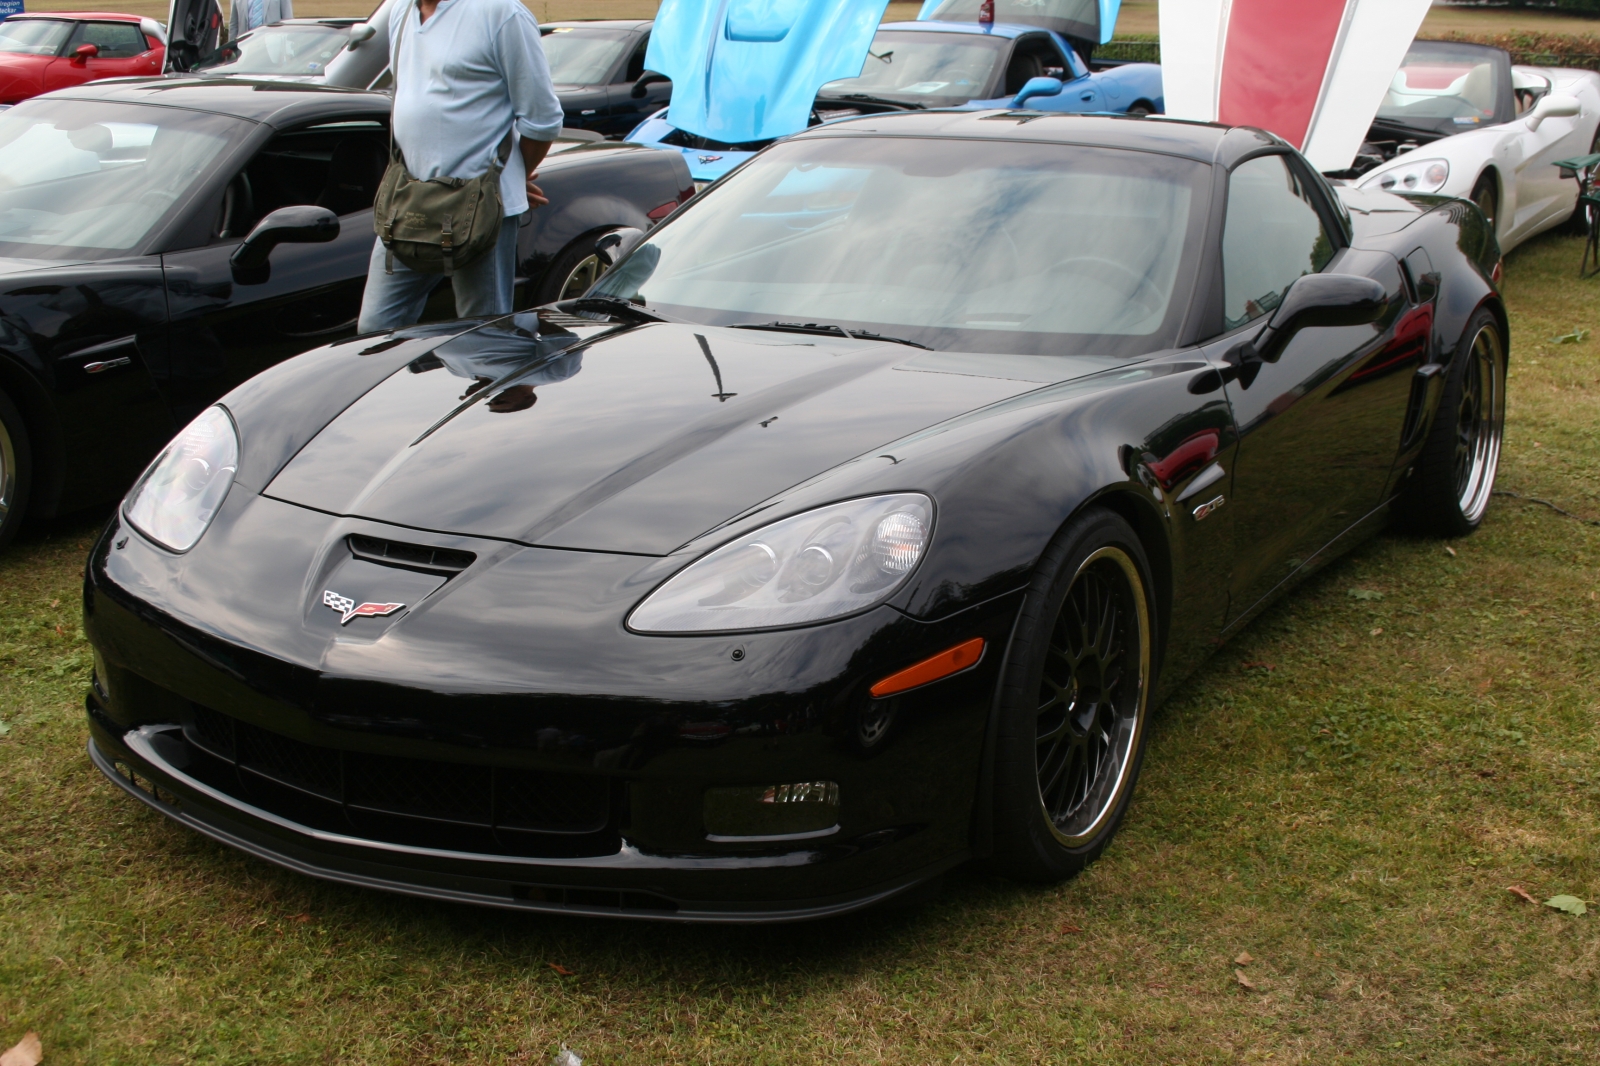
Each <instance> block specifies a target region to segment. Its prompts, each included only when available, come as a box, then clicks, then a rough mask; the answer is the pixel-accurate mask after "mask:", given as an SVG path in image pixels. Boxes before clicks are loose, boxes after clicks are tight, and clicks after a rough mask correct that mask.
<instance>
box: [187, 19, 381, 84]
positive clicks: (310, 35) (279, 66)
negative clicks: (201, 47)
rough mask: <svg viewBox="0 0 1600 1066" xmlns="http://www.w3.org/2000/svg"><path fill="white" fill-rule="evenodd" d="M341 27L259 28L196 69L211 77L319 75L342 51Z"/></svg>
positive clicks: (346, 35)
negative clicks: (210, 73) (224, 75)
mask: <svg viewBox="0 0 1600 1066" xmlns="http://www.w3.org/2000/svg"><path fill="white" fill-rule="evenodd" d="M349 39H350V31H349V30H348V29H346V28H345V27H343V26H263V27H262V28H261V29H259V30H256V31H255V32H253V33H248V34H245V35H244V36H243V37H241V38H239V39H238V40H237V41H234V42H233V43H231V44H228V45H225V46H224V47H223V49H222V51H220V52H218V53H217V58H216V59H215V60H214V61H212V62H210V63H203V64H201V66H200V68H197V69H204V70H208V71H210V72H212V73H215V74H321V73H322V72H323V70H324V68H326V67H327V65H328V61H329V60H330V59H332V58H333V57H334V56H336V55H338V54H339V52H340V51H341V50H342V49H343V48H344V46H345V44H346V42H348V41H349Z"/></svg>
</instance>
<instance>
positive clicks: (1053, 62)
mask: <svg viewBox="0 0 1600 1066" xmlns="http://www.w3.org/2000/svg"><path fill="white" fill-rule="evenodd" d="M1119 4H1120V0H1043V2H1040V0H995V3H994V5H993V7H994V12H995V15H996V21H993V22H982V21H979V16H980V6H979V0H927V2H926V3H925V4H924V6H923V9H922V11H921V12H919V17H918V19H917V20H916V21H914V22H889V23H883V24H881V25H878V24H877V23H876V21H875V20H872V19H871V16H872V15H873V14H874V13H876V14H878V15H881V12H882V8H883V5H882V4H878V3H874V2H873V0H868V2H867V3H866V4H859V3H857V4H852V3H851V0H810V2H809V3H807V4H806V5H805V8H804V11H803V13H802V14H801V16H800V17H799V18H797V19H794V20H793V24H792V25H781V26H773V25H768V26H761V25H756V26H753V27H752V26H751V25H748V24H741V23H740V22H739V21H738V20H739V17H740V11H741V9H740V5H739V4H738V2H737V0H730V3H729V4H728V6H727V8H726V11H727V14H726V16H725V17H724V24H723V25H721V26H719V25H718V24H717V22H716V16H715V14H714V13H711V12H710V11H709V9H702V8H701V7H700V6H699V5H698V3H697V0H676V2H673V0H669V2H668V3H666V4H663V5H662V9H661V14H660V15H659V16H658V17H657V22H656V25H657V30H656V36H655V37H654V38H652V40H651V44H650V49H651V54H650V56H649V57H648V58H647V60H646V65H647V66H648V67H649V69H651V70H661V71H663V72H667V73H670V74H671V75H672V77H673V79H674V82H675V84H676V85H678V86H683V85H685V84H689V85H692V86H694V87H695V88H696V89H701V90H702V91H703V97H702V98H701V99H700V100H698V101H693V100H685V99H684V94H683V90H682V89H681V88H680V89H679V90H678V96H676V97H674V102H673V106H672V107H671V108H664V109H662V110H661V111H658V112H657V113H655V114H654V115H652V116H651V117H650V118H648V119H646V120H645V121H644V122H642V123H640V124H639V126H638V127H637V128H635V129H634V130H633V132H632V133H630V134H629V135H628V140H630V141H636V142H638V143H641V144H648V145H651V146H654V147H658V148H666V149H672V150H675V151H679V152H682V153H683V155H684V157H685V159H686V160H687V161H688V163H689V172H690V174H691V175H692V176H693V177H694V179H695V182H696V184H697V185H704V184H705V183H707V182H710V181H715V180H716V179H717V178H719V177H721V176H722V175H723V174H726V173H727V172H728V171H730V170H732V169H733V168H734V167H736V166H738V165H739V164H740V163H742V162H743V161H744V160H746V159H748V158H749V157H750V156H751V155H752V154H754V153H755V152H757V151H759V150H760V149H762V148H763V147H765V146H766V145H767V144H769V143H770V142H771V141H772V140H775V139H776V138H778V137H784V136H788V135H790V134H793V133H798V132H800V131H801V130H803V129H805V128H807V127H808V126H814V125H817V124H819V123H822V122H828V121H832V120H835V119H841V118H854V117H857V116H860V115H864V114H875V113H882V112H886V111H908V110H921V109H925V108H926V109H932V108H944V109H949V108H956V109H962V110H983V109H990V108H1005V109H1014V108H1022V107H1027V108H1030V109H1035V110H1040V111H1080V112H1090V111H1092V112H1105V111H1113V112H1126V113H1133V114H1153V113H1159V112H1161V111H1162V110H1163V96H1162V87H1161V68H1160V67H1159V66H1158V65H1156V64H1154V63H1127V64H1121V65H1117V66H1114V67H1112V68H1110V69H1107V70H1099V71H1094V70H1091V69H1090V68H1089V65H1088V64H1087V63H1086V62H1085V61H1084V60H1083V58H1082V56H1083V55H1085V54H1091V53H1092V51H1093V49H1094V47H1095V46H1096V45H1097V44H1099V43H1102V42H1103V41H1105V40H1109V39H1110V37H1111V32H1112V29H1113V28H1114V27H1115V24H1116V15H1117V8H1118V6H1119ZM776 6H778V5H774V6H773V7H776ZM772 9H773V8H772V7H768V8H767V10H768V11H771V10H772ZM675 15H676V16H677V21H678V22H679V23H680V29H679V32H678V33H677V34H676V35H673V36H668V35H667V34H665V33H663V31H662V29H661V27H662V25H663V24H664V23H667V22H668V21H669V20H672V19H673V18H674V16H675ZM808 16H809V17H808ZM863 24H865V25H863ZM719 31H720V32H719ZM864 31H865V32H864ZM867 33H870V37H868V36H867ZM842 72H848V75H847V76H844V77H840V76H838V75H839V74H840V73H842ZM680 101H681V102H682V106H680ZM696 104H698V106H695V105H696ZM764 104H765V105H769V106H766V107H763V106H762V105H764ZM773 104H776V105H778V106H777V107H773V106H770V105H773ZM741 105H744V106H741ZM777 110H783V111H785V112H786V117H785V119H783V120H779V119H777V118H776V115H775V112H776V111H777Z"/></svg>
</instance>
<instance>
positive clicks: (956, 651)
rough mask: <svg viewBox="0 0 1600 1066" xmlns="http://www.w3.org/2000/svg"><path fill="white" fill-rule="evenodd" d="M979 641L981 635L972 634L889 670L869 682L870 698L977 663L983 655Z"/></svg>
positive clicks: (904, 688)
mask: <svg viewBox="0 0 1600 1066" xmlns="http://www.w3.org/2000/svg"><path fill="white" fill-rule="evenodd" d="M983 644H984V640H983V638H982V637H973V638H972V639H971V640H968V641H964V642H962V643H960V644H957V645H956V646H955V647H953V648H949V649H946V650H945V651H942V652H940V653H939V654H938V655H930V656H928V658H926V659H924V660H922V661H921V662H920V663H917V664H916V665H915V666H908V667H906V668H905V669H904V670H901V671H899V672H898V673H893V674H890V675H889V676H888V677H886V678H884V679H883V680H882V681H879V682H878V683H877V684H876V685H873V686H872V688H871V689H870V690H869V691H871V693H872V698H873V699H881V698H883V697H884V696H893V695H894V694H895V693H896V692H904V691H905V690H906V689H910V688H917V687H919V686H921V685H926V684H928V683H929V682H932V681H937V680H939V679H940V678H942V677H949V676H950V675H951V674H958V673H960V672H961V671H963V670H965V669H967V668H968V667H972V666H977V665H978V660H979V659H982V658H983Z"/></svg>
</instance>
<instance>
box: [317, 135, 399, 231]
mask: <svg viewBox="0 0 1600 1066" xmlns="http://www.w3.org/2000/svg"><path fill="white" fill-rule="evenodd" d="M388 164H389V150H388V147H387V146H386V144H385V142H384V140H383V139H382V138H380V137H377V136H374V135H371V134H351V135H349V136H347V137H345V138H344V140H342V141H340V142H339V143H338V145H337V146H336V147H335V148H334V150H333V156H332V157H331V158H330V159H329V160H328V180H327V182H326V184H324V186H323V189H322V195H321V196H318V197H317V206H318V207H326V208H327V209H328V210H330V211H332V212H333V213H334V214H336V215H348V214H350V213H351V212H353V211H364V210H366V209H367V208H369V207H371V206H372V201H373V198H374V197H376V196H377V195H378V183H379V182H380V181H382V180H383V171H384V168H385V167H387V166H388Z"/></svg>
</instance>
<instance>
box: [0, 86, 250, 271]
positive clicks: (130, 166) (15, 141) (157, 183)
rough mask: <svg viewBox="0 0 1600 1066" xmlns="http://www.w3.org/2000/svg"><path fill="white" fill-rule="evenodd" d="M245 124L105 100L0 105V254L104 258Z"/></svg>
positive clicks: (183, 189)
mask: <svg viewBox="0 0 1600 1066" xmlns="http://www.w3.org/2000/svg"><path fill="white" fill-rule="evenodd" d="M249 130H250V124H249V123H246V122H242V121H240V120H238V119H233V118H228V117H226V116H223V115H213V114H206V113H203V112H198V111H184V110H180V109H178V108H173V107H145V106H140V105H135V104H120V103H112V102H109V101H105V100H95V101H84V102H78V101H70V100H49V99H43V100H30V101H27V102H25V103H22V104H19V105H18V106H16V107H14V108H11V109H10V110H8V111H5V112H3V113H0V255H10V256H18V257H25V258H47V259H48V258H54V259H60V258H91V259H92V258H107V257H110V256H113V255H116V254H118V253H125V252H127V251H129V250H132V249H134V248H136V247H138V245H139V244H140V243H141V242H143V241H144V240H145V238H146V237H147V236H148V235H149V234H150V233H151V231H152V230H154V229H155V227H156V226H157V225H158V224H159V223H161V222H162V221H163V220H165V219H166V218H168V217H169V216H171V215H172V214H173V213H174V212H176V211H177V210H179V209H180V208H181V206H182V205H183V203H184V202H185V201H186V200H187V198H188V194H189V192H190V191H191V190H192V189H193V188H194V187H195V185H196V184H197V183H199V182H200V181H202V180H203V179H204V178H205V177H206V176H207V175H208V174H209V173H210V171H211V169H212V167H213V164H214V163H215V162H216V160H217V158H218V156H219V155H220V154H221V153H222V152H223V150H224V149H225V148H228V147H229V146H230V145H233V144H235V143H237V142H238V141H239V140H241V139H242V138H243V137H245V136H246V135H247V134H248V132H249Z"/></svg>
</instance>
